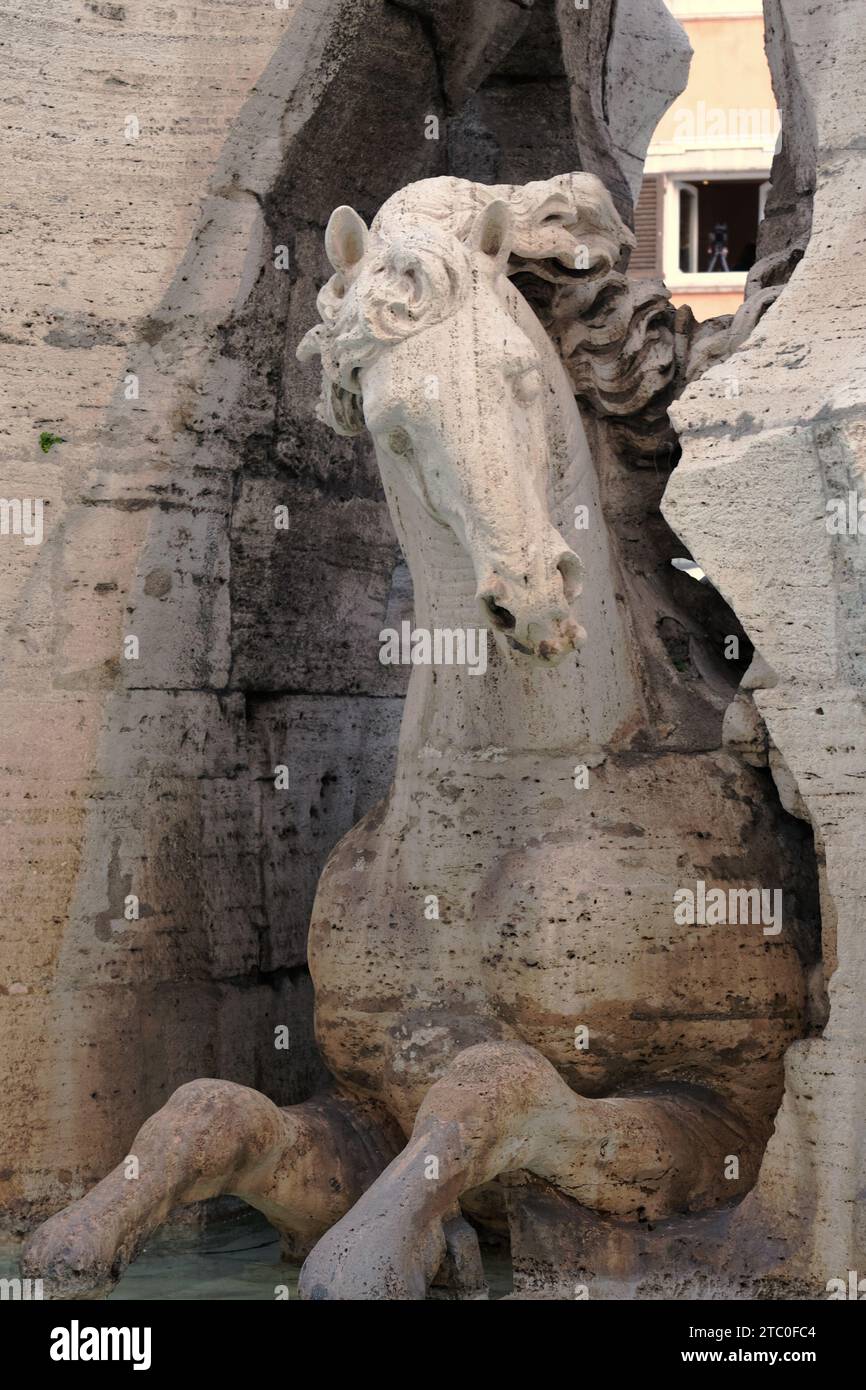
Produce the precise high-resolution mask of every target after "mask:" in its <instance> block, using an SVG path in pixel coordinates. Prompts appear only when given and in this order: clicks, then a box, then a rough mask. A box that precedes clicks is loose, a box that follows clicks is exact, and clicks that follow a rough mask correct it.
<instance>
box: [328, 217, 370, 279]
mask: <svg viewBox="0 0 866 1390" xmlns="http://www.w3.org/2000/svg"><path fill="white" fill-rule="evenodd" d="M367 235H368V233H367V228H366V226H365V225H364V220H363V218H361V217H359V216H358V214H357V213H356V211H355V209H354V208H350V207H346V205H345V204H344V205H343V206H342V207H339V208H334V211H333V212H332V213H331V216H330V217H329V219H328V225H327V227H326V229H325V254H326V255H327V257H328V260H329V261H330V262H331V265H332V266H333V267H334V269H335V270H342V271H346V270H351V268H352V266H354V265H357V264H358V261H359V260H360V259H361V257H362V256H363V254H364V252H365V250H366V248H367Z"/></svg>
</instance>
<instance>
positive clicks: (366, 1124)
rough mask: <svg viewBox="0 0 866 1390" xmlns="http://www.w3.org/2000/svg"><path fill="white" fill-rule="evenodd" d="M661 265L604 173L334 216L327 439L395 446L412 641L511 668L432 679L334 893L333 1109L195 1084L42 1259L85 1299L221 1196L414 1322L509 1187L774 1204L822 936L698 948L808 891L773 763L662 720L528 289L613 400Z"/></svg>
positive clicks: (625, 1212)
mask: <svg viewBox="0 0 866 1390" xmlns="http://www.w3.org/2000/svg"><path fill="white" fill-rule="evenodd" d="M632 244H633V237H632V235H631V233H630V232H629V230H628V229H627V228H626V227H625V225H624V224H623V223H622V222H621V220H620V218H619V216H618V215H617V213H616V211H615V209H614V206H613V203H612V202H611V200H610V198H609V196H608V194H607V192H606V191H605V189H604V188H603V186H602V185H601V184H600V183H599V181H598V180H597V179H595V178H594V177H592V176H591V175H586V174H576V175H567V176H563V177H560V178H554V179H551V180H548V181H546V182H542V183H535V184H529V185H527V186H525V187H499V188H496V187H486V186H483V185H478V184H471V183H467V182H464V181H461V180H458V179H452V178H442V179H431V180H425V181H423V182H421V183H418V184H414V185H411V186H410V187H408V188H406V189H404V190H402V191H401V192H399V193H398V194H396V195H395V196H394V197H392V198H391V199H390V200H389V201H388V202H387V203H386V204H385V206H384V207H383V208H382V210H381V211H380V213H379V214H378V216H377V217H376V219H375V221H374V223H373V225H372V228H371V229H370V230H369V231H368V230H367V228H366V227H365V225H364V223H363V222H362V220H361V218H360V217H359V216H358V215H357V214H356V213H355V212H353V211H352V210H351V209H350V208H345V207H343V208H338V209H337V210H336V212H335V213H334V214H333V216H332V217H331V220H330V223H329V225H328V229H327V234H326V248H327V253H328V257H329V259H330V262H331V264H332V265H333V267H334V270H335V274H334V275H333V277H332V278H331V280H330V281H329V282H328V283H327V285H326V286H325V287H324V289H323V290H322V292H321V294H320V297H319V310H320V314H321V318H322V322H321V323H320V324H319V325H318V326H317V327H315V328H314V329H312V331H311V332H310V333H308V335H307V337H306V338H305V339H304V341H303V343H302V344H301V347H300V349H299V354H300V355H301V356H302V357H304V358H312V357H315V356H319V357H320V358H321V364H322V370H323V405H322V410H323V415H324V418H325V419H326V420H328V421H329V422H330V423H331V425H332V426H333V427H334V428H335V429H336V430H337V431H339V432H340V433H343V434H355V433H360V432H361V431H363V430H368V431H369V433H370V435H371V436H372V439H373V441H374V444H375V449H376V455H377V458H378V462H379V466H380V469H381V475H382V481H383V484H384V487H385V490H386V493H387V496H388V500H389V503H390V508H391V514H392V516H393V520H394V525H395V527H396V529H397V532H398V535H399V538H400V541H401V543H402V546H403V549H404V553H405V555H406V557H407V560H408V562H409V565H410V568H411V571H412V578H413V581H414V593H415V624H416V627H417V628H421V629H427V630H431V631H432V630H436V629H449V630H452V631H453V630H461V629H463V630H465V629H468V628H471V627H475V626H477V625H479V624H483V625H484V627H485V628H486V629H487V630H489V631H490V632H491V633H492V634H493V640H492V643H491V647H492V650H491V653H490V661H489V666H488V668H487V670H486V673H485V674H484V675H483V676H482V675H479V674H478V673H477V672H476V671H471V670H468V669H466V667H460V666H459V665H448V666H440V667H438V668H437V667H435V666H432V665H418V666H416V667H415V669H414V670H413V672H412V676H411V680H410V683H409V692H408V697H407V700H406V707H405V714H404V718H403V724H402V730H401V737H400V746H399V757H398V763H397V769H396V775H395V780H394V784H393V786H392V789H391V791H390V794H389V796H388V797H387V798H386V800H385V801H384V802H383V803H381V804H380V805H378V806H377V807H375V808H374V809H373V810H372V811H371V812H370V813H369V814H368V815H366V816H365V817H364V819H363V820H362V821H361V822H360V823H359V824H358V825H357V826H356V827H355V828H354V829H353V830H352V831H351V832H350V833H349V834H348V835H347V836H346V837H345V838H344V839H343V841H342V842H341V843H340V844H339V845H338V846H337V847H336V849H335V850H334V852H333V854H332V855H331V857H330V859H329V861H328V863H327V865H326V868H325V870H324V873H323V874H322V878H321V882H320V885H319V890H318V895H317V898H316V903H315V908H314V911H313V918H312V925H311V930H310V938H309V959H310V969H311V971H312V975H313V980H314V984H315V990H316V1025H317V1036H318V1041H319V1044H320V1046H321V1049H322V1051H323V1054H324V1056H325V1059H326V1061H327V1064H328V1066H329V1068H330V1071H331V1072H332V1074H333V1077H334V1079H335V1086H334V1089H333V1091H332V1093H330V1094H327V1095H323V1096H321V1097H317V1098H315V1099H313V1100H310V1101H308V1102H306V1103H304V1104H301V1105H296V1106H293V1107H290V1108H287V1109H278V1108H277V1107H276V1106H275V1105H274V1104H272V1103H271V1101H269V1100H268V1099H267V1097H265V1096H263V1095H261V1094H259V1093H257V1092H256V1091H253V1090H249V1089H247V1088H246V1087H244V1086H239V1085H235V1084H232V1083H228V1082H223V1081H217V1080H200V1081H194V1082H191V1083H189V1084H187V1085H185V1086H182V1087H181V1088H180V1090H178V1091H177V1092H176V1093H175V1094H174V1095H173V1096H172V1097H171V1099H170V1100H169V1101H168V1103H167V1104H166V1105H165V1106H164V1107H163V1109H162V1110H160V1111H159V1112H158V1113H157V1114H155V1115H154V1116H152V1117H151V1118H150V1119H149V1120H148V1121H147V1122H146V1123H145V1125H144V1126H143V1128H142V1129H141V1130H140V1132H139V1134H138V1135H137V1137H136V1138H135V1140H134V1141H133V1143H132V1146H131V1150H130V1152H131V1153H132V1154H134V1155H135V1156H136V1157H137V1159H138V1169H139V1176H138V1178H137V1180H136V1181H129V1180H128V1179H127V1177H126V1175H125V1169H124V1165H120V1166H119V1167H118V1168H116V1169H115V1170H114V1171H113V1172H112V1173H110V1174H109V1175H108V1176H107V1177H106V1178H105V1179H104V1180H103V1181H102V1182H101V1183H99V1184H98V1186H97V1187H95V1188H94V1189H93V1191H91V1192H90V1193H89V1194H88V1195H86V1196H85V1197H84V1198H82V1199H81V1200H80V1201H78V1202H76V1203H75V1204H74V1205H73V1206H71V1207H69V1208H68V1209H67V1210H65V1211H63V1212H61V1213H59V1214H58V1215H56V1216H54V1217H53V1218H52V1219H51V1220H49V1221H48V1222H47V1223H45V1225H44V1226H43V1227H41V1228H40V1229H39V1230H38V1231H37V1232H36V1233H35V1234H34V1235H33V1236H32V1237H31V1239H30V1241H29V1243H28V1246H27V1248H26V1251H25V1257H24V1264H25V1268H26V1269H27V1270H29V1271H30V1272H34V1273H35V1272H38V1273H39V1274H42V1275H43V1276H44V1277H45V1278H46V1279H47V1280H48V1281H49V1287H50V1289H51V1290H52V1293H53V1296H67V1297H68V1296H78V1297H95V1296H100V1295H101V1294H103V1293H104V1292H105V1291H106V1290H107V1289H108V1288H109V1287H110V1286H111V1284H112V1282H113V1281H114V1280H115V1279H116V1278H117V1277H118V1276H119V1274H120V1272H121V1271H122V1269H123V1268H124V1267H125V1265H126V1264H127V1263H128V1262H129V1260H130V1259H132V1258H134V1256H135V1254H136V1253H137V1252H138V1251H139V1250H140V1249H141V1246H142V1244H143V1242H144V1241H145V1240H146V1239H147V1238H148V1236H149V1235H150V1234H151V1233H152V1232H153V1231H154V1229H155V1228H156V1227H157V1226H158V1225H159V1223H160V1222H162V1221H163V1220H164V1219H165V1217H166V1216H167V1215H168V1213H169V1212H170V1210H171V1209H172V1208H173V1207H174V1206H176V1205H177V1204H179V1203H183V1202H191V1201H195V1200H198V1199H201V1198H206V1197H212V1196H215V1195H217V1194H221V1193H233V1194H237V1195H239V1196H241V1197H242V1198H244V1199H245V1200H246V1201H247V1202H248V1203H250V1204H251V1205H252V1206H254V1207H257V1208H258V1209H259V1210H260V1211H262V1212H263V1213H264V1214H265V1215H266V1216H267V1217H268V1219H269V1220H270V1221H271V1222H272V1223H273V1224H274V1226H275V1227H277V1229H278V1230H279V1231H280V1232H281V1233H282V1234H283V1235H284V1237H286V1239H287V1241H288V1242H289V1243H290V1245H291V1248H292V1249H294V1250H295V1251H296V1252H306V1251H310V1252H311V1253H309V1255H308V1258H307V1260H306V1264H305V1266H304V1270H303V1273H302V1280H301V1289H302V1295H303V1296H305V1297H308V1298H367V1299H370V1298H382V1299H405V1298H424V1297H425V1296H426V1294H427V1292H428V1289H429V1287H430V1285H431V1282H432V1281H433V1280H434V1278H435V1277H436V1275H437V1272H438V1271H439V1270H440V1267H441V1266H442V1265H443V1260H445V1257H446V1254H447V1253H448V1252H449V1251H450V1253H451V1255H452V1257H453V1260H452V1263H457V1264H460V1261H461V1255H462V1256H463V1257H464V1259H463V1263H464V1265H465V1264H466V1263H467V1259H469V1260H470V1261H471V1244H472V1241H473V1240H474V1234H473V1233H472V1232H471V1230H470V1227H469V1226H468V1225H467V1223H466V1221H465V1219H463V1218H461V1216H460V1213H461V1211H462V1212H463V1213H464V1216H465V1215H468V1216H470V1217H472V1216H475V1217H478V1218H483V1217H484V1215H485V1213H487V1212H489V1211H490V1210H491V1207H492V1205H495V1201H496V1193H497V1189H498V1186H499V1184H500V1181H501V1180H502V1179H503V1176H504V1175H514V1174H529V1175H533V1176H532V1180H533V1181H535V1180H538V1181H540V1182H542V1183H544V1184H548V1185H549V1186H550V1187H551V1188H552V1189H555V1190H556V1192H558V1193H559V1194H562V1195H563V1197H564V1199H567V1200H569V1201H571V1202H572V1203H574V1204H579V1205H580V1207H582V1208H584V1209H588V1210H589V1211H591V1212H595V1213H601V1214H603V1215H605V1216H607V1217H611V1218H615V1219H619V1220H621V1221H626V1222H628V1221H635V1222H638V1221H644V1222H646V1221H653V1220H655V1219H656V1218H659V1217H664V1216H668V1215H671V1214H674V1213H683V1212H700V1211H706V1210H708V1209H712V1208H718V1207H721V1206H723V1205H724V1204H728V1203H731V1202H732V1201H734V1200H735V1199H737V1198H740V1197H742V1195H743V1194H744V1193H746V1192H747V1191H748V1189H749V1188H750V1186H751V1185H752V1184H753V1183H754V1180H755V1177H756V1174H757V1170H758V1167H759V1164H760V1161H761V1157H762V1153H763V1150H764V1146H765V1144H766V1141H767V1138H768V1136H769V1134H770V1132H771V1129H772V1123H773V1116H774V1113H775V1110H776V1108H777V1106H778V1103H779V1100H780V1096H781V1089H782V1057H783V1054H784V1051H785V1048H786V1047H787V1046H788V1044H789V1043H790V1042H791V1041H792V1039H794V1038H795V1037H797V1036H798V1035H800V1034H801V1033H802V1031H803V1027H804V1009H805V991H804V976H803V969H802V964H801V961H800V958H799V956H798V952H797V949H796V943H795V933H794V932H792V930H791V929H790V927H789V924H788V923H786V924H785V926H784V927H783V929H782V930H781V931H779V932H775V931H774V932H773V933H772V934H768V933H767V932H766V931H765V930H763V929H762V926H761V924H760V921H758V922H754V921H753V922H749V921H746V922H742V923H729V924H726V925H717V926H712V925H710V926H704V927H700V926H694V925H689V924H688V923H685V924H683V923H680V922H678V921H677V920H676V915H675V911H674V894H675V893H676V891H677V890H678V889H679V888H683V887H685V888H687V887H688V886H689V884H690V883H691V884H692V885H694V884H695V882H696V881H697V880H701V879H712V882H713V885H714V886H715V887H720V888H721V889H722V890H724V891H727V890H731V889H739V888H744V887H752V886H754V885H755V884H756V883H757V884H762V885H765V886H767V887H782V888H784V887H785V886H786V884H788V882H789V881H790V880H791V879H792V877H793V876H794V875H795V873H796V869H795V867H794V866H793V865H792V864H791V862H790V856H788V855H787V852H786V850H785V848H784V844H783V842H782V838H781V837H780V836H779V835H778V834H777V826H776V824H775V822H774V820H773V815H774V813H773V812H768V811H766V810H765V809H764V807H763V805H762V803H764V802H765V801H766V795H765V791H764V786H763V784H762V783H760V782H759V778H758V774H757V773H756V772H754V771H753V770H752V769H750V768H748V767H746V766H745V765H743V764H742V763H741V762H739V761H738V760H737V759H736V758H734V756H733V755H732V754H730V753H729V752H727V751H724V750H719V749H710V750H707V751H701V750H697V751H695V750H694V749H688V750H682V749H680V750H678V749H677V747H676V740H675V739H674V740H673V741H672V740H671V737H670V732H669V730H662V729H660V728H659V727H658V720H657V719H656V717H655V715H654V712H653V701H652V696H651V690H650V679H649V675H648V670H647V665H646V662H645V660H644V659H643V657H642V651H641V642H640V641H639V640H638V638H637V637H636V635H635V626H634V612H633V611H632V608H631V606H630V605H632V604H633V603H634V602H635V601H636V600H635V594H636V593H637V589H636V587H635V585H634V583H632V582H631V581H630V580H629V577H628V575H627V574H626V572H625V566H624V563H623V560H622V558H621V557H620V556H619V555H618V554H617V552H616V547H615V545H614V544H613V542H612V539H611V537H610V535H609V534H608V529H607V527H606V525H605V521H604V518H603V514H602V509H601V502H600V497H599V484H598V479H597V476H596V470H595V468H594V464H593V458H592V456H591V453H590V448H589V444H588V441H587V433H586V430H585V428H584V423H583V421H582V419H581V415H580V413H579V411H578V407H577V405H576V403H575V399H574V393H573V389H572V384H571V383H570V381H569V379H568V377H567V375H566V372H565V370H564V368H563V365H562V362H561V360H560V357H559V355H558V353H557V350H556V348H555V347H554V344H553V343H552V341H551V338H550V336H549V335H548V333H547V331H546V330H545V328H544V327H543V326H542V323H541V322H540V320H539V318H538V316H537V315H536V313H535V312H533V309H532V308H531V307H530V304H529V302H528V301H527V298H526V297H525V296H524V295H523V294H522V293H521V292H520V290H519V289H518V288H517V287H516V285H515V283H514V280H515V277H518V279H519V280H520V282H521V283H528V278H527V277H529V278H530V279H531V278H533V277H534V278H535V279H537V280H538V281H540V282H545V281H546V282H556V283H560V284H566V285H572V284H573V285H577V286H579V287H580V293H581V295H582V296H583V301H584V302H585V303H586V304H588V305H589V306H590V312H589V314H588V316H585V322H586V323H588V324H589V330H588V331H589V332H590V333H591V334H593V335H594V339H593V344H594V347H595V348H596V349H597V361H596V365H595V366H594V365H593V364H592V363H591V362H590V363H589V365H587V367H586V371H587V374H588V376H591V375H592V373H593V372H594V371H596V370H597V373H598V375H599V378H600V379H601V377H603V378H604V380H603V382H602V384H601V385H600V386H599V391H600V392H601V393H602V394H604V392H607V394H608V395H611V396H613V395H615V394H616V390H615V387H616V382H615V371H614V367H615V362H614V361H613V356H615V354H614V353H613V349H612V348H611V347H610V344H611V342H612V341H613V337H612V334H611V332H610V322H611V320H612V316H614V317H615V316H616V314H620V315H621V312H622V302H621V301H622V295H623V294H624V293H625V290H624V288H623V287H624V285H625V280H624V277H623V276H622V275H621V274H619V272H618V271H617V270H616V265H617V262H618V261H619V260H620V257H621V255H622V253H623V252H624V251H625V250H626V249H627V248H628V247H629V246H630V245H632ZM639 356H640V354H638V357H639ZM580 509H584V510H583V512H582V513H580ZM578 514H581V515H583V516H584V518H585V519H586V524H585V525H584V526H583V527H582V528H581V529H580V530H579V531H576V530H575V517H576V515H578ZM578 539H579V548H580V558H578V555H577V554H576V553H575V551H574V550H573V549H572V540H574V541H575V542H577V541H578ZM732 1158H735V1159H736V1163H733V1164H732V1161H731V1160H732ZM467 1250H469V1256H468V1257H467Z"/></svg>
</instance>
